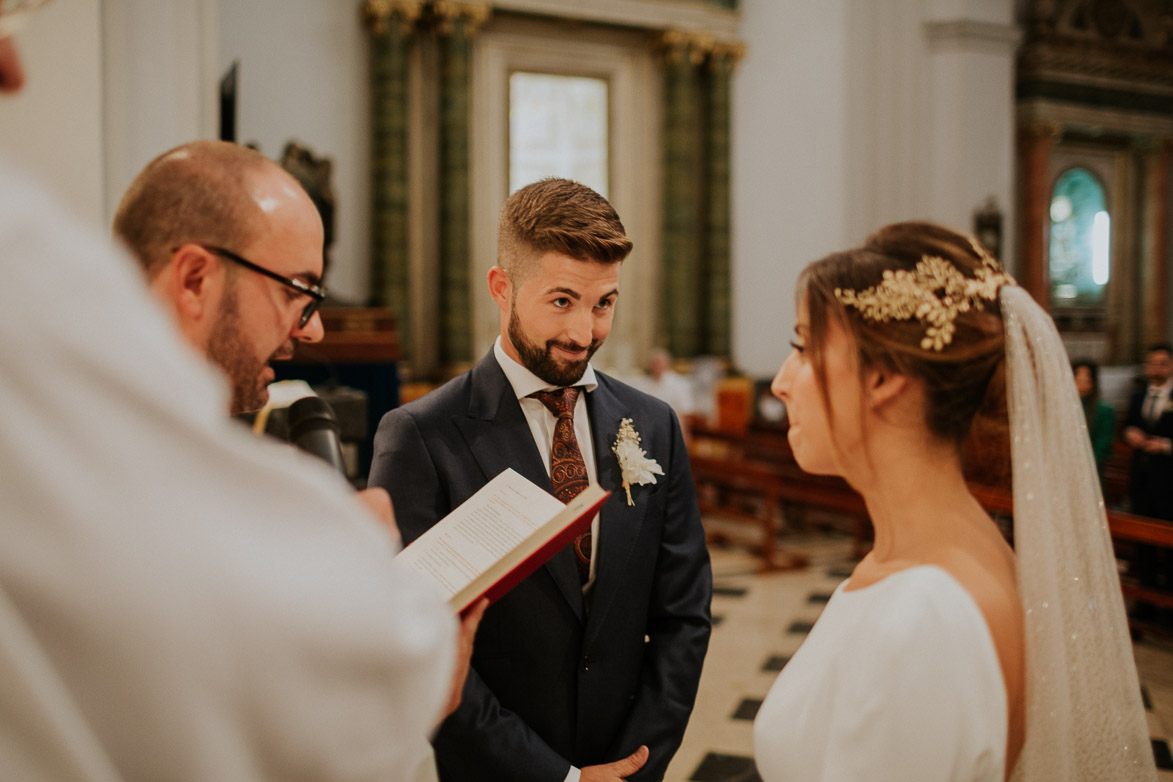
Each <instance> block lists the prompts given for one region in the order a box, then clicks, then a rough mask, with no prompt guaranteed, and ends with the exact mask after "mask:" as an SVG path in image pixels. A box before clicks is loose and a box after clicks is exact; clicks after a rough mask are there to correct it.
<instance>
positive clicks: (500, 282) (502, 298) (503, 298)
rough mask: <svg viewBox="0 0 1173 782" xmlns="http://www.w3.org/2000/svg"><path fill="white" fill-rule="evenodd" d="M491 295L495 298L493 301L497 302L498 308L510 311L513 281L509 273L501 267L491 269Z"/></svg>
mask: <svg viewBox="0 0 1173 782" xmlns="http://www.w3.org/2000/svg"><path fill="white" fill-rule="evenodd" d="M489 295H490V296H492V297H493V301H495V302H497V306H498V307H500V308H501V310H502V311H504V312H508V311H509V300H510V297H511V296H512V295H513V281H512V280H510V279H509V273H508V272H507V271H505V270H504V269H502V268H501V267H500V266H494V267H493V268H492V269H489Z"/></svg>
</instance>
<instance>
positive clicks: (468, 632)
mask: <svg viewBox="0 0 1173 782" xmlns="http://www.w3.org/2000/svg"><path fill="white" fill-rule="evenodd" d="M488 607H489V599H488V598H487V597H482V598H481V599H480V600H478V601H477V602H476V603H474V604H473V607H472V608H470V609H469V610H468V613H467V614H465V615H464V618H462V619H461V620H460V635H458V636H457V638H456V668H455V670H453V671H452V689H451V690H449V692H448V705H447V706H445V707H444V713H443V714H442V715H441V716H440V720H441V721H443V720H444V718H445V717H447V716H448V715H449V714H451V713H452V712H454V711H456V708H457V707H458V706H460V696H461V694H462V693H463V692H464V680H465V679H467V678H468V666H469V663H471V662H472V644H473V639H474V638H475V637H476V634H477V627H478V626H479V625H480V623H481V617H482V616H484V615H485V609H486V608H488ZM641 765H642V764H641Z"/></svg>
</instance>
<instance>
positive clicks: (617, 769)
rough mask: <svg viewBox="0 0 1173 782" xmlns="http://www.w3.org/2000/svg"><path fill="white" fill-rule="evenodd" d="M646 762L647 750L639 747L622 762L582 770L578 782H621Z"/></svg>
mask: <svg viewBox="0 0 1173 782" xmlns="http://www.w3.org/2000/svg"><path fill="white" fill-rule="evenodd" d="M647 762H648V748H647V747H644V746H641V747H640V748H639V749H637V750H636V751H635V752H632V753H631V754H630V755H628V756H627V757H625V758H623V759H622V760H616V761H615V762H614V763H605V764H603V765H601V766H587V767H586V768H584V769H582V775H581V776H580V777H579V782H621V780H624V779H626V778H627V777H628V776H630V775H631V774H634V773H635V772H637V771H639V770H640V769H641V768H642V767H643V764H644V763H647Z"/></svg>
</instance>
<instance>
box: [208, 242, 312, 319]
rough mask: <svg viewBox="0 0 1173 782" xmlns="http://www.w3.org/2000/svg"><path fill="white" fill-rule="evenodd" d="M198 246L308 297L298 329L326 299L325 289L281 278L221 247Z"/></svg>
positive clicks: (288, 278) (275, 273)
mask: <svg viewBox="0 0 1173 782" xmlns="http://www.w3.org/2000/svg"><path fill="white" fill-rule="evenodd" d="M199 246H200V247H203V248H204V249H205V250H207V251H208V252H210V253H214V254H216V255H219V256H220V257H221V258H227V259H228V260H230V261H232V262H233V263H235V264H238V265H240V266H243V267H244V268H246V269H248V270H250V271H254V272H256V273H257V274H263V275H265V276H266V277H268V278H269V279H271V280H276V281H277V282H279V283H281V284H282V285H284V286H285V287H287V288H292V289H293V290H295V291H297V292H298V293H301V294H304V295H306V296H309V297H310V301H309V303H308V304H306V305H305V309H303V310H302V311H301V321H300V322H299V323H298V325H297V327H298V328H299V329H304V328H305V324H307V323H309V322H310V318H312V317H313V316H314V313H315V312H317V311H318V305H320V304H321V303H322V300H323V299H325V298H326V289H325V288H323V287H322V286H321V285H311V284H310V283H308V282H302V281H301V280H294V279H292V278H290V277H283V276H281V275H280V274H278V273H277V272H274V271H269V270H268V269H266V268H265V267H264V266H257V265H256V264H255V263H253V262H252V261H250V260H248V259H247V258H241V257H240V256H239V255H237V254H236V253H234V252H232V251H231V250H225V249H224V248H223V247H210V246H208V245H206V244H201V245H199Z"/></svg>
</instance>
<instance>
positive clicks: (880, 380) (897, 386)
mask: <svg viewBox="0 0 1173 782" xmlns="http://www.w3.org/2000/svg"><path fill="white" fill-rule="evenodd" d="M906 388H908V377H907V376H905V375H902V374H900V373H899V372H894V371H892V370H890V369H874V370H871V371H870V372H868V377H867V395H868V402H869V403H871V406H872V407H873V408H879V407H883V406H884V405H886V404H888V403H889V402H891V401H892V400H894V399H896V398H898V397H899V396H901V395H902V394H903V393H904V390H905V389H906Z"/></svg>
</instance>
